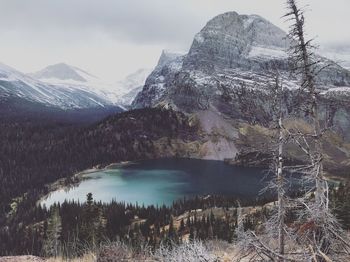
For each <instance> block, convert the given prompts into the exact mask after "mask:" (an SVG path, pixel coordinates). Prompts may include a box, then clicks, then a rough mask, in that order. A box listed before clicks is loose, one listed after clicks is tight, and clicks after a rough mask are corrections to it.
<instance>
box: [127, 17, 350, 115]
mask: <svg viewBox="0 0 350 262" xmlns="http://www.w3.org/2000/svg"><path fill="white" fill-rule="evenodd" d="M288 46H289V42H288V41H287V40H286V33H285V32H283V31H282V30H281V29H279V28H278V27H276V26H274V25H273V24H271V23H270V22H268V21H267V20H265V19H264V18H262V17H260V16H257V15H250V16H247V15H239V14H237V13H235V12H229V13H225V14H222V15H219V16H217V17H215V18H213V19H212V20H210V21H209V22H208V23H207V25H206V26H205V27H204V28H203V29H202V30H201V31H200V32H199V33H198V34H197V35H196V36H195V38H194V40H193V43H192V46H191V48H190V51H189V53H188V54H186V55H182V56H176V55H172V56H167V54H166V53H162V55H161V58H160V60H159V63H158V65H157V67H156V68H155V70H154V71H153V72H152V74H151V75H150V76H149V78H148V79H147V80H146V84H145V86H144V88H143V90H142V92H141V93H140V94H139V95H138V96H137V97H136V99H135V100H134V101H133V107H135V108H138V107H144V106H154V105H156V104H157V103H159V102H163V103H164V102H166V103H170V104H173V105H174V106H176V107H178V108H180V109H182V110H185V111H191V110H192V111H193V110H197V109H208V108H210V106H214V107H216V108H217V109H218V107H226V105H225V104H226V103H224V104H222V103H220V100H221V99H222V98H223V97H227V95H228V96H232V94H231V95H229V93H232V92H233V91H235V89H237V87H242V86H244V87H245V88H244V89H245V90H248V91H249V90H253V89H254V90H257V91H258V90H260V91H261V92H264V91H265V90H266V89H267V87H266V84H267V83H268V82H269V80H272V78H273V72H274V69H275V68H276V69H278V70H279V71H280V72H281V73H282V74H283V77H284V79H285V81H286V82H287V83H286V85H287V86H288V88H289V89H293V88H295V87H297V83H298V79H295V81H290V77H289V73H288V68H289V66H288V60H287V52H286V50H287V48H288ZM165 57H167V58H166V59H164V58H165ZM320 59H323V61H324V63H326V62H327V61H328V60H327V59H326V58H322V57H320ZM319 80H320V86H321V88H322V89H324V90H328V89H330V88H333V87H339V86H350V73H349V71H348V70H346V69H344V68H342V67H340V66H337V65H334V66H332V67H331V68H328V69H327V70H324V71H323V72H322V73H321V74H320V77H319ZM219 111H221V109H219ZM240 115H241V114H240Z"/></svg>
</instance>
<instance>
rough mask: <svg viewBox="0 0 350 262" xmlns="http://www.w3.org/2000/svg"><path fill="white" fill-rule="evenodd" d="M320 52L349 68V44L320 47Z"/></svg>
mask: <svg viewBox="0 0 350 262" xmlns="http://www.w3.org/2000/svg"><path fill="white" fill-rule="evenodd" d="M320 54H322V55H323V56H324V57H327V58H328V59H331V60H333V61H335V62H337V63H338V64H339V65H341V66H342V67H344V68H346V69H348V70H350V46H347V47H339V48H337V47H326V48H321V49H320Z"/></svg>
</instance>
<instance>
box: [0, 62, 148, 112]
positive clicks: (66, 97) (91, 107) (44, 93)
mask: <svg viewBox="0 0 350 262" xmlns="http://www.w3.org/2000/svg"><path fill="white" fill-rule="evenodd" d="M148 72H149V71H148V70H146V69H140V70H138V71H137V72H135V73H133V74H132V75H130V76H128V77H126V78H125V80H123V81H119V82H116V83H114V84H108V83H105V82H103V81H102V80H100V79H99V78H98V77H96V76H94V75H92V74H90V73H88V72H86V71H84V70H82V69H79V68H77V67H74V66H70V65H67V64H64V63H60V64H55V65H51V66H48V67H46V68H44V69H43V70H40V71H39V72H36V73H32V74H24V73H21V72H19V71H18V70H16V69H14V68H11V67H9V66H7V65H4V64H0V107H1V108H2V109H3V116H2V117H4V115H6V113H5V112H7V113H8V114H9V116H8V117H11V115H13V114H14V113H16V115H20V114H21V112H22V113H23V114H26V115H28V114H31V115H35V114H38V113H40V114H43V113H45V112H60V111H62V112H66V113H68V112H74V113H76V112H89V113H91V112H93V111H96V112H97V111H98V112H100V113H102V112H105V113H103V114H102V116H103V115H105V114H106V115H108V114H110V113H113V112H120V111H123V110H125V109H126V107H127V106H128V105H129V104H130V103H131V101H132V100H133V99H134V97H135V96H136V94H137V92H138V91H140V89H142V86H143V84H144V81H145V78H146V75H147V74H148ZM80 116H81V115H80ZM87 117H88V114H87Z"/></svg>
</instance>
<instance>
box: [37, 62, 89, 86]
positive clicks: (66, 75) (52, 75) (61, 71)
mask: <svg viewBox="0 0 350 262" xmlns="http://www.w3.org/2000/svg"><path fill="white" fill-rule="evenodd" d="M79 72H83V73H85V74H87V73H86V72H84V71H83V70H81V69H79V68H75V67H73V66H70V65H67V64H65V63H59V64H55V65H50V66H47V67H46V68H44V69H42V70H40V71H39V72H36V73H33V74H31V76H33V77H35V78H37V79H59V80H74V81H79V82H86V81H87V80H86V79H85V78H84V77H83V76H82V75H81V74H79Z"/></svg>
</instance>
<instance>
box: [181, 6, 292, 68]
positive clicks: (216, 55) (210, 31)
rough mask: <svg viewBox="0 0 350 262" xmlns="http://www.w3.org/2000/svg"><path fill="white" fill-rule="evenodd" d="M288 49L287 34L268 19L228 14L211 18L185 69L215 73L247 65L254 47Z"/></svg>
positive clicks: (193, 44) (189, 55)
mask: <svg viewBox="0 0 350 262" xmlns="http://www.w3.org/2000/svg"><path fill="white" fill-rule="evenodd" d="M287 46H288V43H287V40H286V33H285V32H284V31H283V30H281V29H280V28H278V27H277V26H275V25H273V24H272V23H270V22H269V21H267V20H266V19H264V18H262V17H260V16H258V15H239V14H237V13H236V12H228V13H224V14H221V15H218V16H216V17H214V18H213V19H211V20H210V21H209V22H208V23H207V24H206V26H205V27H204V28H203V29H202V30H201V31H200V32H199V33H198V34H197V35H196V36H195V38H194V40H193V43H192V46H191V49H190V51H189V53H188V55H187V57H186V59H185V61H184V67H185V68H187V69H191V70H193V69H195V70H201V71H204V72H212V71H213V70H215V69H222V68H236V67H242V66H247V64H248V63H247V61H246V60H247V58H248V56H249V54H250V52H251V51H252V49H254V48H255V47H259V48H261V47H263V48H265V49H266V48H268V49H286V47H287Z"/></svg>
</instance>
